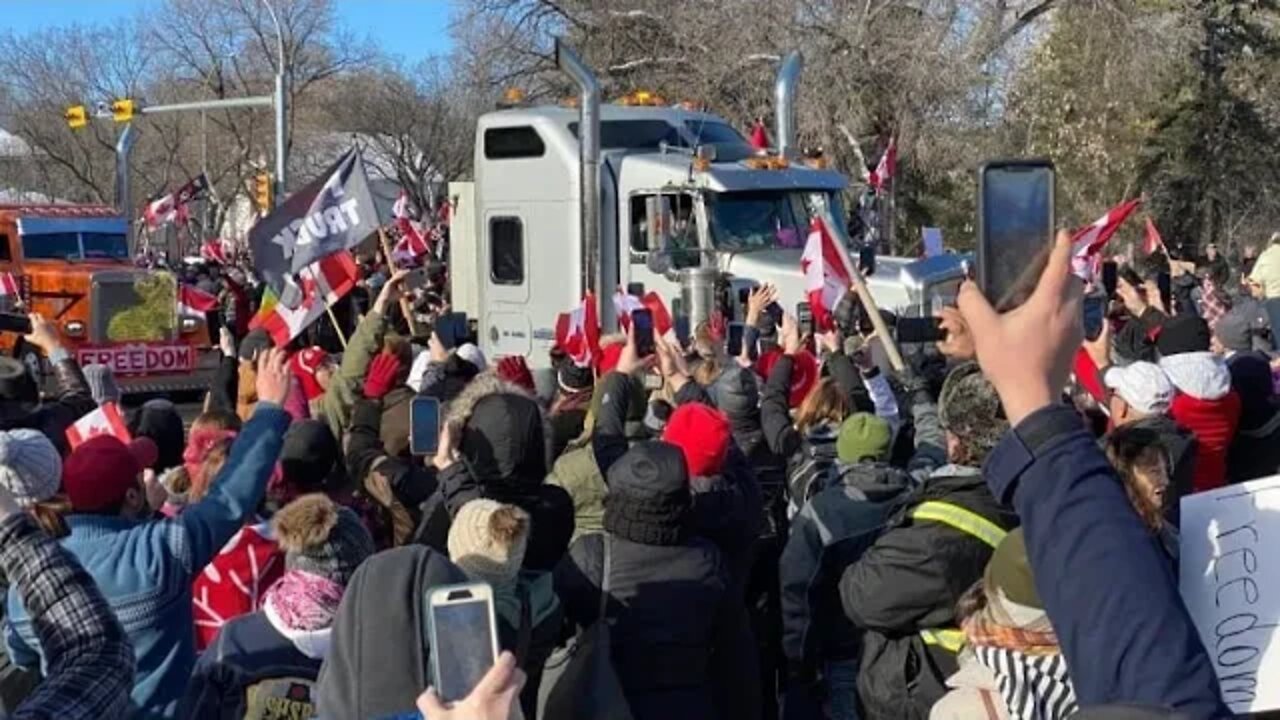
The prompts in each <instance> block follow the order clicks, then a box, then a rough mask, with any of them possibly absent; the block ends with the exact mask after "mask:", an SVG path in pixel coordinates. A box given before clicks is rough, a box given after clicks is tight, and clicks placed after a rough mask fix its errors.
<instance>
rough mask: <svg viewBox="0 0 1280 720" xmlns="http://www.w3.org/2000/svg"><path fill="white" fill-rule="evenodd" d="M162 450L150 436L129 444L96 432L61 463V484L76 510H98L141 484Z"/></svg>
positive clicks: (107, 506) (117, 500) (122, 497)
mask: <svg viewBox="0 0 1280 720" xmlns="http://www.w3.org/2000/svg"><path fill="white" fill-rule="evenodd" d="M158 454H159V450H158V449H157V448H156V444H155V443H154V442H152V440H151V438H145V437H140V438H137V439H135V440H133V441H132V442H130V443H129V444H128V445H126V444H124V443H123V442H121V441H120V438H117V437H116V436H114V435H97V436H94V437H92V438H89V439H88V440H86V441H84V442H83V443H81V444H80V445H79V446H78V447H77V448H76V449H75V450H73V451H72V452H71V454H70V455H68V456H67V459H66V460H65V461H63V463H62V487H63V489H64V490H65V491H66V493H67V499H68V500H70V501H71V508H72V509H73V510H74V511H75V512H88V513H91V512H99V511H102V510H106V509H107V508H110V507H112V506H114V505H119V504H120V502H121V501H122V500H124V494H125V492H127V491H128V490H129V489H130V488H136V487H138V483H139V478H138V476H139V475H141V474H142V471H143V470H145V469H147V468H149V467H151V466H152V465H153V464H155V461H156V457H157V455H158Z"/></svg>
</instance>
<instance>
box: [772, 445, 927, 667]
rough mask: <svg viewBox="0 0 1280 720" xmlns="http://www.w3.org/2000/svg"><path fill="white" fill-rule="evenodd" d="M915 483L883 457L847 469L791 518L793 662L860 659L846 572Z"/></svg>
mask: <svg viewBox="0 0 1280 720" xmlns="http://www.w3.org/2000/svg"><path fill="white" fill-rule="evenodd" d="M911 487H912V482H911V479H910V477H909V476H908V475H907V474H906V473H905V472H903V471H901V470H898V469H896V468H892V467H889V466H887V465H883V464H870V463H864V464H858V465H853V466H851V467H848V468H846V469H845V471H844V473H843V474H842V475H841V477H840V481H839V483H837V484H836V485H834V486H832V487H829V488H827V489H826V490H823V491H822V492H820V493H818V494H817V495H816V496H814V498H813V499H812V500H810V501H809V502H808V503H806V504H805V506H804V508H803V509H801V511H800V513H799V514H798V515H796V517H795V518H794V519H793V520H792V521H791V535H790V537H789V538H788V539H787V545H786V547H785V548H784V549H783V551H782V559H781V562H780V563H779V568H780V571H779V578H780V580H781V586H782V648H783V652H784V653H785V654H786V657H787V661H788V662H789V663H790V664H791V665H792V667H793V669H795V668H797V667H801V668H809V669H815V668H817V667H818V666H819V663H821V662H822V661H825V660H848V659H853V658H857V657H858V655H859V652H860V650H861V648H862V643H861V641H860V638H861V635H862V632H861V631H860V630H859V629H857V628H856V627H854V625H853V623H852V622H851V621H850V620H849V618H847V617H846V616H845V614H844V611H843V609H842V608H841V606H840V590H839V587H838V585H839V582H840V576H841V574H842V573H843V572H844V569H845V568H846V567H848V566H850V565H852V564H853V563H854V562H856V561H857V560H858V558H860V557H861V556H862V553H863V552H865V551H866V549H867V548H868V547H870V546H871V544H872V543H874V542H875V541H876V538H877V537H878V536H879V534H880V530H881V528H882V527H883V526H884V523H885V521H886V519H887V517H888V515H889V513H890V512H892V511H893V510H894V509H895V508H896V506H897V504H898V503H899V502H900V501H901V498H902V497H903V495H904V494H905V493H907V492H908V491H909V490H910V489H911Z"/></svg>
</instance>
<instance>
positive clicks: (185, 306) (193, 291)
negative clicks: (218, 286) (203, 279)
mask: <svg viewBox="0 0 1280 720" xmlns="http://www.w3.org/2000/svg"><path fill="white" fill-rule="evenodd" d="M217 307H218V297H217V296H216V295H210V294H209V293H207V292H205V291H203V290H201V289H200V288H198V287H195V286H194V285H187V284H186V283H182V284H179V285H178V317H198V318H202V317H204V314H205V313H207V312H212V311H213V310H215V309H217Z"/></svg>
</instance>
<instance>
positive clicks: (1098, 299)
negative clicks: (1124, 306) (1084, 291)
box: [1084, 295, 1107, 340]
mask: <svg viewBox="0 0 1280 720" xmlns="http://www.w3.org/2000/svg"><path fill="white" fill-rule="evenodd" d="M1106 321H1107V296H1105V295H1090V296H1088V297H1086V298H1085V299H1084V336H1085V337H1086V338H1087V339H1089V340H1097V339H1098V336H1099V335H1101V334H1102V323H1104V322H1106Z"/></svg>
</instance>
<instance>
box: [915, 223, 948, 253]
mask: <svg viewBox="0 0 1280 720" xmlns="http://www.w3.org/2000/svg"><path fill="white" fill-rule="evenodd" d="M920 240H921V242H922V243H923V244H924V256H925V257H927V258H931V257H937V256H939V255H942V254H943V253H945V252H946V251H945V250H943V249H942V228H935V227H927V228H920Z"/></svg>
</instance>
